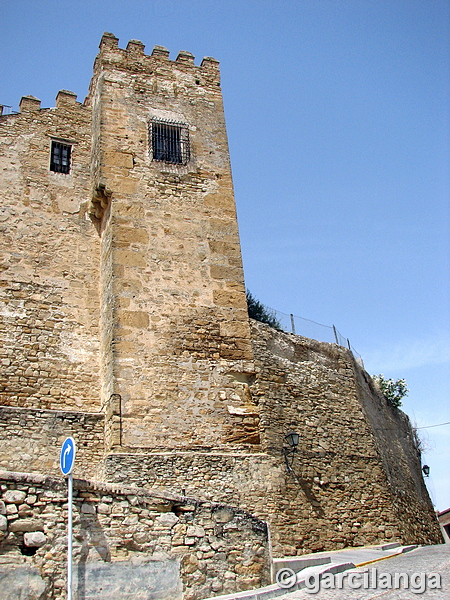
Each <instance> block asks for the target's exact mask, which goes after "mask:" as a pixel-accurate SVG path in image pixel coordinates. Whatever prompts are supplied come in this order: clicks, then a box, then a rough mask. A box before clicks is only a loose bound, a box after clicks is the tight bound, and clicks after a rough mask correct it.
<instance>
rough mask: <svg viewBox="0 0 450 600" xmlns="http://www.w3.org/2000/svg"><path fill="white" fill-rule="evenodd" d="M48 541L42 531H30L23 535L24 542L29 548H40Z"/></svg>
mask: <svg viewBox="0 0 450 600" xmlns="http://www.w3.org/2000/svg"><path fill="white" fill-rule="evenodd" d="M46 541H47V538H46V537H45V535H44V534H43V533H42V531H34V532H30V533H25V534H24V536H23V542H24V544H25V546H28V547H29V548H40V547H41V546H43V545H44V544H45V543H46Z"/></svg>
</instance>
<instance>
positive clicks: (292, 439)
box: [283, 431, 300, 472]
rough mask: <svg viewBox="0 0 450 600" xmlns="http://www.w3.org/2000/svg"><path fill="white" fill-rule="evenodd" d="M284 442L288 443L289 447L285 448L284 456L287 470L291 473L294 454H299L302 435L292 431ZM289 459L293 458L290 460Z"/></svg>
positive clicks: (285, 437)
mask: <svg viewBox="0 0 450 600" xmlns="http://www.w3.org/2000/svg"><path fill="white" fill-rule="evenodd" d="M284 441H285V442H286V444H287V446H283V456H284V460H285V462H286V468H287V470H288V471H289V472H291V471H292V463H293V461H294V454H295V453H296V452H297V446H298V442H299V441H300V435H299V434H298V433H295V431H290V432H289V433H287V434H286V435H285V436H284ZM289 457H291V459H290V460H289Z"/></svg>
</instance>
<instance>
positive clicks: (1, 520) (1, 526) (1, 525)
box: [0, 515, 8, 531]
mask: <svg viewBox="0 0 450 600" xmlns="http://www.w3.org/2000/svg"><path fill="white" fill-rule="evenodd" d="M7 529H8V519H7V518H6V517H4V516H3V515H0V531H6V530H7Z"/></svg>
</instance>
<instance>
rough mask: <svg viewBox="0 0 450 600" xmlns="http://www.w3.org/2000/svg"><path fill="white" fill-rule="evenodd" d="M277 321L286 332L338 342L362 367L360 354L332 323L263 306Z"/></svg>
mask: <svg viewBox="0 0 450 600" xmlns="http://www.w3.org/2000/svg"><path fill="white" fill-rule="evenodd" d="M265 308H266V309H267V310H268V311H269V312H270V313H271V314H272V315H273V317H274V318H275V319H276V320H277V321H278V323H279V326H280V328H281V329H282V330H283V331H286V332H287V333H295V334H296V335H301V336H303V337H307V338H311V339H313V340H317V341H319V342H328V343H330V344H338V346H343V347H344V348H348V349H349V350H350V351H351V352H352V354H353V356H354V357H355V360H356V361H357V362H358V363H359V364H360V365H361V366H362V367H363V368H364V361H363V359H362V356H361V354H359V352H357V351H356V350H355V349H354V348H353V346H352V345H351V344H350V340H349V339H348V338H346V337H345V336H343V335H342V334H341V333H340V332H339V331H338V329H337V328H336V327H335V326H334V325H324V324H323V323H317V322H316V321H311V320H310V319H305V318H304V317H299V316H298V315H294V314H286V313H283V312H281V311H279V310H276V309H274V308H271V307H269V306H266V307H265Z"/></svg>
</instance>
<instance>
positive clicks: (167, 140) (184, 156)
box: [150, 120, 190, 165]
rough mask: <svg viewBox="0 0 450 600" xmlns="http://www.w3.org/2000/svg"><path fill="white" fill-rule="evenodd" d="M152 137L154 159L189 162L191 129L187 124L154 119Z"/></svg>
mask: <svg viewBox="0 0 450 600" xmlns="http://www.w3.org/2000/svg"><path fill="white" fill-rule="evenodd" d="M150 137H151V142H152V155H153V160H160V161H164V162H166V163H172V164H176V165H186V164H187V163H188V162H189V158H190V147H189V129H188V126H187V125H186V124H184V123H175V122H173V121H160V120H152V122H151V123H150Z"/></svg>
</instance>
